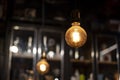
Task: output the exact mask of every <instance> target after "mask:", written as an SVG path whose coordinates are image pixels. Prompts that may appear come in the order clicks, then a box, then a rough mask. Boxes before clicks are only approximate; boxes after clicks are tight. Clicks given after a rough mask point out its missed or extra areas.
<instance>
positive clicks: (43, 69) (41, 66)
mask: <svg viewBox="0 0 120 80" xmlns="http://www.w3.org/2000/svg"><path fill="white" fill-rule="evenodd" d="M36 69H37V71H38V72H39V73H40V74H42V75H44V74H46V73H47V72H48V71H49V64H48V62H47V61H46V59H41V60H40V61H39V62H38V63H37V65H36Z"/></svg>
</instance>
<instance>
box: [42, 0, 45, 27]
mask: <svg viewBox="0 0 120 80" xmlns="http://www.w3.org/2000/svg"><path fill="white" fill-rule="evenodd" d="M44 26H45V1H44V0H42V27H44Z"/></svg>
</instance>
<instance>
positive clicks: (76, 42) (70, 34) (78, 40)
mask: <svg viewBox="0 0 120 80" xmlns="http://www.w3.org/2000/svg"><path fill="white" fill-rule="evenodd" d="M65 40H66V42H67V44H68V45H69V46H71V47H75V48H78V47H81V46H83V45H84V44H85V42H86V40H87V33H86V31H85V30H84V29H83V28H82V27H81V26H80V23H79V22H73V23H72V26H71V27H70V28H69V29H68V30H67V31H66V33H65Z"/></svg>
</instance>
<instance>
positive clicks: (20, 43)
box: [9, 25, 36, 80]
mask: <svg viewBox="0 0 120 80" xmlns="http://www.w3.org/2000/svg"><path fill="white" fill-rule="evenodd" d="M21 26H22V27H21ZM35 39H36V30H35V29H34V28H30V27H29V28H28V27H26V26H25V25H20V26H19V25H17V26H13V28H12V36H11V43H10V52H9V54H10V58H11V61H10V75H9V76H10V80H29V79H31V80H33V78H34V65H33V64H34V63H33V61H34V56H35V55H36V50H35V49H36V44H35V42H36V40H35Z"/></svg>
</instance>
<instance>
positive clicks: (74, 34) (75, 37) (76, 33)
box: [72, 30, 80, 43]
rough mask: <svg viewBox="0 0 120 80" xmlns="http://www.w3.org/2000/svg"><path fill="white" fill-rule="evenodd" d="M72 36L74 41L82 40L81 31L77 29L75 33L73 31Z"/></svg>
mask: <svg viewBox="0 0 120 80" xmlns="http://www.w3.org/2000/svg"><path fill="white" fill-rule="evenodd" d="M72 37H73V41H74V42H76V43H77V42H79V41H80V33H79V32H78V31H77V30H75V31H74V32H73V33H72Z"/></svg>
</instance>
